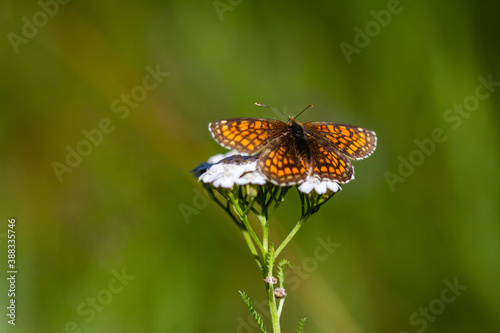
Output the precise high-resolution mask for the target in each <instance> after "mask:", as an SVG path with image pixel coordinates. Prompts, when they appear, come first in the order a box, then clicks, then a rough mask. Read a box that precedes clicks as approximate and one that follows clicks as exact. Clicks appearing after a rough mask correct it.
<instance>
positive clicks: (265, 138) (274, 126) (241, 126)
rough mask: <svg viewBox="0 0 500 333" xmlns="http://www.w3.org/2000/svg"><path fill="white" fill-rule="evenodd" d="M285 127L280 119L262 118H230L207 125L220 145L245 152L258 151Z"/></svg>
mask: <svg viewBox="0 0 500 333" xmlns="http://www.w3.org/2000/svg"><path fill="white" fill-rule="evenodd" d="M285 128H286V124H285V123H284V122H282V121H279V120H272V119H264V118H231V119H224V120H219V121H214V122H213V123H210V124H209V125H208V129H209V130H210V132H211V133H212V136H213V138H214V139H215V140H216V141H217V142H218V143H219V144H220V145H221V146H223V147H225V148H227V149H234V150H237V151H239V152H241V153H246V154H253V153H256V152H258V151H259V150H261V149H262V148H263V147H264V146H265V145H267V144H268V143H269V142H270V141H272V140H273V139H275V138H277V137H278V136H279V135H280V134H281V133H283V131H284V130H285Z"/></svg>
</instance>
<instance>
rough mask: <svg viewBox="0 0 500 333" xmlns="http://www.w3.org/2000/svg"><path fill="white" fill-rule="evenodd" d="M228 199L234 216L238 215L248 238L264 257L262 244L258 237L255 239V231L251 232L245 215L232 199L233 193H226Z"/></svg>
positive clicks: (236, 201)
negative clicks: (249, 237)
mask: <svg viewBox="0 0 500 333" xmlns="http://www.w3.org/2000/svg"><path fill="white" fill-rule="evenodd" d="M228 197H229V198H230V199H231V202H232V203H233V209H234V210H235V211H236V214H238V217H239V218H240V220H241V221H242V222H243V224H244V225H245V228H246V230H247V232H248V233H249V234H250V236H251V237H252V239H253V241H254V242H255V244H256V245H257V247H258V248H259V250H260V253H262V256H263V257H264V253H265V252H264V248H263V247H262V243H261V242H260V240H259V237H257V234H255V231H253V228H252V226H251V225H250V223H249V222H248V217H247V215H246V214H244V212H243V210H242V209H241V207H240V205H239V203H238V200H236V198H235V197H234V195H233V193H231V192H229V193H228ZM245 211H246V212H247V210H246V209H245ZM247 213H248V212H247Z"/></svg>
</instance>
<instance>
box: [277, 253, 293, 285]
mask: <svg viewBox="0 0 500 333" xmlns="http://www.w3.org/2000/svg"><path fill="white" fill-rule="evenodd" d="M285 265H288V266H290V262H289V261H288V260H286V259H283V260H281V261H280V263H279V264H278V282H279V286H280V287H281V288H283V285H284V284H285Z"/></svg>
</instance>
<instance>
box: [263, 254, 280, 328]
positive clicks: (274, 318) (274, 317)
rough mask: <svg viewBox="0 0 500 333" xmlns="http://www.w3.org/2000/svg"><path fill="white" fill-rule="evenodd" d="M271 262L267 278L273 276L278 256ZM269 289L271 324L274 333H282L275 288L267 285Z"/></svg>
mask: <svg viewBox="0 0 500 333" xmlns="http://www.w3.org/2000/svg"><path fill="white" fill-rule="evenodd" d="M273 257H274V258H271V260H269V261H268V267H267V276H268V277H272V276H273V265H274V259H275V258H276V256H273ZM266 289H267V301H268V302H269V312H270V313H271V322H272V325H273V333H281V328H280V316H279V314H278V308H277V306H276V298H275V297H274V287H273V285H272V284H270V283H266Z"/></svg>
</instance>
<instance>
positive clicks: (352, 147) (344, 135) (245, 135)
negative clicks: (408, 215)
mask: <svg viewBox="0 0 500 333" xmlns="http://www.w3.org/2000/svg"><path fill="white" fill-rule="evenodd" d="M255 105H257V106H264V107H268V106H266V105H263V104H258V103H255ZM311 107H312V105H309V106H308V107H307V108H305V109H304V110H302V111H301V112H300V113H299V114H298V115H297V116H296V117H291V116H287V117H288V121H287V122H286V123H284V122H282V121H279V120H273V119H265V118H230V119H223V120H219V121H214V122H212V123H210V124H209V125H208V129H209V131H210V133H211V134H212V137H213V138H214V139H215V141H217V142H218V143H219V144H220V145H221V146H223V147H225V148H227V149H232V150H236V151H238V152H240V153H245V154H251V155H252V154H255V153H258V152H259V151H261V153H260V156H259V158H258V162H257V165H258V168H259V169H260V171H261V172H262V173H263V174H264V175H265V176H266V177H267V178H268V179H269V181H270V182H271V183H273V184H275V185H278V186H291V185H296V184H300V183H302V182H304V181H305V180H306V178H307V177H313V176H316V177H318V178H319V179H321V180H323V179H329V180H331V181H335V182H338V183H341V184H343V183H347V182H348V181H350V180H351V179H353V178H354V168H353V166H352V164H351V161H350V159H354V160H359V159H363V158H366V157H368V156H370V155H371V154H372V153H373V152H374V151H375V147H376V144H377V136H376V134H375V132H373V131H370V130H367V129H365V128H362V127H358V126H353V125H347V124H341V123H334V122H308V123H300V122H298V121H296V120H295V119H296V118H297V117H298V116H299V115H300V114H302V112H304V111H305V110H307V109H309V108H311ZM268 108H270V109H273V110H275V111H278V112H280V113H282V112H281V111H279V110H276V109H274V108H271V107H268ZM285 116H286V115H285Z"/></svg>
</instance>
